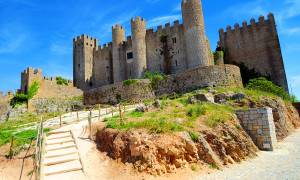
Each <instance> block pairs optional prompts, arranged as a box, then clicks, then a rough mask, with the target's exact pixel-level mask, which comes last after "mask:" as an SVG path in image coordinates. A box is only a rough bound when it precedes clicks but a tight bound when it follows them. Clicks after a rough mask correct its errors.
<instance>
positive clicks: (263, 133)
mask: <svg viewBox="0 0 300 180" xmlns="http://www.w3.org/2000/svg"><path fill="white" fill-rule="evenodd" d="M236 114H237V117H238V118H239V119H240V121H241V124H242V126H243V128H244V129H245V130H246V132H247V133H248V134H249V135H250V137H251V138H252V140H253V142H254V143H255V144H256V145H257V147H258V148H259V149H261V150H267V151H273V150H274V148H275V147H276V145H277V138H276V132H275V124H274V119H273V112H272V109H271V108H257V109H249V110H238V111H236Z"/></svg>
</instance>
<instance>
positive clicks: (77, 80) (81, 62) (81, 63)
mask: <svg viewBox="0 0 300 180" xmlns="http://www.w3.org/2000/svg"><path fill="white" fill-rule="evenodd" d="M97 47H98V40H97V39H95V38H92V37H89V36H87V35H81V36H78V37H77V38H75V39H73V51H74V52H73V80H74V86H76V87H77V88H79V89H82V90H84V89H88V88H90V87H91V86H92V85H93V84H92V81H91V80H92V75H93V55H94V50H95V49H96V48H97Z"/></svg>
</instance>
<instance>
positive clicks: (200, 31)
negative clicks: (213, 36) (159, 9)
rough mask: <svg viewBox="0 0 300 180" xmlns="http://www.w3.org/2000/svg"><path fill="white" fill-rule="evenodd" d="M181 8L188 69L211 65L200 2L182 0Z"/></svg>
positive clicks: (196, 0)
mask: <svg viewBox="0 0 300 180" xmlns="http://www.w3.org/2000/svg"><path fill="white" fill-rule="evenodd" d="M181 8H182V18H183V25H184V39H185V45H186V52H187V65H188V68H189V69H190V68H195V67H198V66H209V65H212V59H211V55H210V53H211V52H210V51H209V49H210V48H209V45H208V44H209V43H208V42H207V38H206V35H205V26H204V18H203V11H202V3H201V0H200V1H199V0H183V1H182V4H181Z"/></svg>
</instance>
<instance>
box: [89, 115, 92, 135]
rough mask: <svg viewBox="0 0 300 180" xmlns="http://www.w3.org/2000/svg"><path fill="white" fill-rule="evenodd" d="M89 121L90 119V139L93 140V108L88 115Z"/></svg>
mask: <svg viewBox="0 0 300 180" xmlns="http://www.w3.org/2000/svg"><path fill="white" fill-rule="evenodd" d="M88 121H89V130H90V134H89V139H90V140H92V111H91V110H90V114H89V116H88Z"/></svg>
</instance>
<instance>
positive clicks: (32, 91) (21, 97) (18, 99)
mask: <svg viewBox="0 0 300 180" xmlns="http://www.w3.org/2000/svg"><path fill="white" fill-rule="evenodd" d="M39 88H40V84H39V83H38V82H37V81H35V82H33V84H32V85H31V86H30V87H29V89H28V92H27V94H24V93H16V95H15V96H14V97H13V98H12V99H11V101H10V105H11V106H12V107H15V106H16V105H21V104H24V103H27V102H28V101H29V100H30V99H32V98H33V97H34V96H35V95H36V94H37V92H38V90H39Z"/></svg>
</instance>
